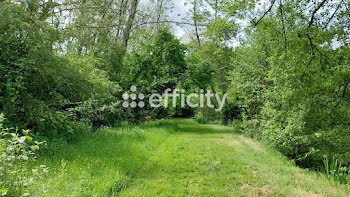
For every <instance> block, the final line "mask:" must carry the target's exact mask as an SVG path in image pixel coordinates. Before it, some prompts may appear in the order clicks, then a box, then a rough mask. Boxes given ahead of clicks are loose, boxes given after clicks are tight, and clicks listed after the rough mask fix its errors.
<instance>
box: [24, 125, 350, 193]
mask: <svg viewBox="0 0 350 197" xmlns="http://www.w3.org/2000/svg"><path fill="white" fill-rule="evenodd" d="M39 164H45V165H47V166H48V167H49V168H50V173H49V174H48V175H47V177H46V178H44V179H42V180H41V181H39V182H36V184H35V185H34V186H32V187H31V188H30V189H31V191H32V194H34V195H38V196H118V195H119V196H350V188H349V187H348V186H345V185H339V184H337V183H334V182H330V181H328V180H327V179H326V178H324V177H322V176H320V175H319V174H317V173H316V172H310V171H306V170H303V169H300V168H297V167H295V166H294V165H293V164H292V163H291V162H289V161H288V160H287V159H285V158H284V157H283V156H281V155H280V154H279V153H277V152H276V151H275V150H273V149H272V148H268V147H266V146H264V145H262V144H260V143H258V142H256V141H254V140H251V139H248V138H246V137H243V136H241V135H239V134H236V133H235V132H234V131H233V130H232V129H231V128H229V127H224V126H218V125H201V124H198V123H196V122H195V121H193V120H189V119H176V120H169V121H158V122H150V123H146V124H142V125H139V126H130V127H121V128H115V129H103V130H101V131H98V132H96V133H94V134H92V135H90V136H86V139H84V140H82V141H81V142H80V143H78V144H74V145H69V146H67V147H65V150H64V151H63V152H62V154H60V156H56V157H54V158H41V159H39V160H38V162H37V165H39Z"/></svg>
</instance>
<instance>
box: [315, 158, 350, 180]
mask: <svg viewBox="0 0 350 197" xmlns="http://www.w3.org/2000/svg"><path fill="white" fill-rule="evenodd" d="M321 172H322V173H323V174H326V176H327V178H329V179H331V180H335V181H338V182H340V183H343V184H350V169H349V168H347V167H344V166H343V165H342V163H341V162H339V161H338V160H337V159H335V158H334V157H333V158H332V159H331V160H330V159H328V157H324V158H323V168H322V169H321Z"/></svg>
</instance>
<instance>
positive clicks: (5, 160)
mask: <svg viewBox="0 0 350 197" xmlns="http://www.w3.org/2000/svg"><path fill="white" fill-rule="evenodd" d="M3 120H4V118H3V115H2V114H0V177H1V181H0V194H1V195H3V196H5V195H6V196H19V195H21V194H23V195H24V196H29V193H28V192H27V191H26V188H27V186H28V185H30V184H32V183H33V182H34V180H35V178H37V177H42V175H43V174H44V173H47V172H48V168H47V167H46V166H44V165H41V166H40V167H39V168H36V169H32V170H31V171H29V169H27V167H26V166H28V165H27V163H28V162H30V161H33V160H35V158H36V156H35V155H36V154H35V152H36V151H37V150H39V145H40V144H42V142H37V141H33V139H32V137H31V136H30V135H29V133H30V131H29V130H22V131H21V132H20V131H18V129H5V128H2V122H3Z"/></svg>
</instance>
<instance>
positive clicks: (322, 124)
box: [0, 0, 350, 196]
mask: <svg viewBox="0 0 350 197" xmlns="http://www.w3.org/2000/svg"><path fill="white" fill-rule="evenodd" d="M181 2H184V3H185V5H184V6H183V9H184V10H181V14H182V15H181V16H180V15H178V14H177V13H176V9H175V5H178V4H179V2H175V1H171V0H45V1H42V0H24V1H17V0H2V1H0V114H1V117H0V129H1V149H0V153H1V154H2V156H0V158H1V164H0V171H1V173H0V176H1V179H2V180H1V181H0V189H1V191H0V192H2V193H3V195H7V196H19V195H18V193H16V192H23V191H24V190H23V189H20V191H19V190H17V189H16V188H18V184H19V183H17V186H16V184H14V183H13V181H12V182H11V180H12V178H13V175H11V172H10V171H11V170H10V171H9V170H8V169H13V172H14V171H16V169H17V168H16V167H13V166H16V165H13V164H16V163H18V162H19V163H21V162H22V161H23V160H25V161H26V162H27V160H28V162H29V161H31V160H32V159H35V158H36V157H37V156H38V157H40V156H42V157H48V158H49V157H56V156H57V155H59V153H58V152H60V151H62V150H64V148H65V147H66V146H67V144H75V143H79V142H81V140H82V139H85V138H84V136H88V135H90V134H92V133H95V132H100V129H101V128H106V127H122V126H123V125H124V126H125V124H130V125H131V124H140V123H143V122H148V121H151V120H160V119H169V118H174V117H181V118H189V117H193V118H194V119H195V120H197V121H198V122H200V123H219V124H224V125H227V126H229V127H232V128H235V129H236V130H237V131H238V132H241V133H243V134H244V135H246V136H248V137H251V138H254V139H257V140H260V141H262V142H264V143H267V144H270V145H272V146H273V147H274V148H276V149H277V150H278V151H279V152H281V153H282V154H283V155H285V156H286V157H287V158H289V159H290V160H292V161H293V162H294V163H295V164H296V165H297V166H299V167H302V168H308V169H312V170H316V171H322V170H324V169H325V168H326V169H328V167H329V166H331V168H333V170H335V171H336V172H333V171H332V172H330V171H329V169H328V171H327V170H325V171H326V174H327V175H330V176H334V177H336V178H335V179H336V180H338V181H339V182H341V183H345V184H349V183H350V177H349V176H350V175H349V174H350V169H349V167H350V122H349V121H350V90H349V88H350V87H349V86H350V85H349V84H350V48H349V44H350V1H349V0H312V1H311V0H298V1H295V0H291V1H287V0H270V1H266V0H260V1H259V0H237V1H231V0H186V1H181ZM179 32H182V33H181V34H180V33H179ZM133 85H134V86H137V90H136V92H135V93H137V94H139V93H142V94H144V95H146V98H145V100H147V99H149V97H148V96H147V95H150V94H152V93H163V92H164V91H165V90H166V89H169V88H170V89H176V88H177V89H183V90H186V93H193V92H195V93H197V92H200V90H210V91H211V92H212V93H214V94H218V95H221V96H222V95H224V94H227V101H226V102H225V105H224V108H223V110H222V111H221V112H216V111H215V110H214V109H213V108H196V109H192V108H189V107H186V108H181V107H179V106H180V103H179V102H178V104H177V105H178V106H177V107H173V106H170V107H168V108H165V107H160V108H153V107H151V106H149V105H146V106H145V107H143V108H139V107H135V108H131V107H129V108H125V107H123V105H122V103H123V101H124V100H123V94H124V93H125V92H127V91H129V89H130V87H131V86H133ZM206 102H208V101H206ZM212 102H213V104H214V105H217V104H218V103H217V102H215V99H214V100H212ZM33 139H35V140H36V141H35V140H33ZM39 147H40V150H39ZM38 150H39V151H38ZM23 165H27V164H23ZM44 170H45V169H44ZM10 177H12V178H10ZM17 178H18V177H16V178H14V179H17Z"/></svg>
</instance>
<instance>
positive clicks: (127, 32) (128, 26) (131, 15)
mask: <svg viewBox="0 0 350 197" xmlns="http://www.w3.org/2000/svg"><path fill="white" fill-rule="evenodd" d="M138 4H139V0H133V1H132V3H131V7H130V11H129V16H128V20H127V22H126V25H125V29H124V33H123V39H122V46H123V47H124V48H126V47H127V46H128V41H129V37H130V32H131V28H132V25H133V22H134V19H135V16H136V12H137V5H138Z"/></svg>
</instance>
